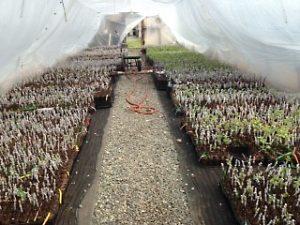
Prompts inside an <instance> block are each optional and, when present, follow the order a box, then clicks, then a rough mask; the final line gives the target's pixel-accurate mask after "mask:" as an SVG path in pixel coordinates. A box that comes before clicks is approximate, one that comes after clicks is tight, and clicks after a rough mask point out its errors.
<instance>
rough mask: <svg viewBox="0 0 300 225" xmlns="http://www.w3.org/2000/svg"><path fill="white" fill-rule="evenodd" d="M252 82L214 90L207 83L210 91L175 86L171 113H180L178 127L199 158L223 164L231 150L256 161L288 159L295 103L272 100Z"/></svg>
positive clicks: (295, 139) (297, 112)
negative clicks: (240, 150)
mask: <svg viewBox="0 0 300 225" xmlns="http://www.w3.org/2000/svg"><path fill="white" fill-rule="evenodd" d="M199 76H201V73H200V74H199ZM230 77H231V76H230V75H227V79H228V80H230ZM233 77H234V76H233ZM234 79H235V78H234ZM220 80H223V79H222V76H220ZM258 83H260V82H253V81H249V82H248V83H247V82H245V81H243V82H241V83H240V85H241V86H240V87H238V86H236V83H235V82H234V81H233V82H228V83H227V85H226V86H227V88H226V89H225V88H219V84H220V83H219V82H216V87H217V88H214V87H213V86H214V83H213V82H212V81H209V82H208V84H209V85H210V87H207V83H206V82H204V83H189V84H188V83H184V82H182V83H181V84H180V85H177V86H176V87H175V89H174V93H173V94H174V100H175V104H176V105H177V110H178V111H181V112H183V114H184V118H183V127H185V128H186V130H187V131H188V133H189V135H190V136H191V138H192V139H193V141H194V143H195V145H196V146H197V151H198V153H199V157H200V159H202V160H207V159H208V160H209V159H213V160H217V161H224V160H226V158H227V157H228V156H229V155H230V151H231V150H232V149H233V148H235V149H236V148H242V147H246V148H247V152H248V154H251V155H253V156H254V157H255V159H256V160H258V161H264V160H267V161H275V160H276V159H290V160H293V157H291V156H292V154H293V151H294V149H295V148H298V147H299V143H300V129H299V125H300V105H299V102H298V101H289V100H288V99H286V98H285V97H283V96H277V95H275V94H273V93H271V92H270V91H269V90H268V89H266V88H265V87H264V86H261V87H262V88H261V89H260V88H258V85H257V84H258ZM245 87H247V89H244V88H245ZM253 87H254V88H253Z"/></svg>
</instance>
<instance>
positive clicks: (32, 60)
mask: <svg viewBox="0 0 300 225" xmlns="http://www.w3.org/2000/svg"><path fill="white" fill-rule="evenodd" d="M120 12H122V13H121V14H120V15H122V16H120V15H119V16H112V15H117V14H119V13H120ZM299 12H300V4H299V1H298V0H264V1H261V0H252V1H248V0H239V1H236V0H224V1H220V0H210V1H207V0H131V1H130V0H61V1H48V0H39V1H34V0H3V1H0V30H1V36H0V52H1V57H0V88H1V90H4V87H8V86H9V85H8V84H10V83H12V82H14V78H16V77H21V76H24V74H28V71H35V69H36V68H41V67H43V66H49V65H52V64H53V63H54V62H55V61H56V60H59V59H60V58H62V57H64V56H66V55H68V54H71V53H74V52H76V51H78V50H81V49H83V48H85V47H87V46H88V44H89V43H92V44H105V45H107V44H109V43H112V42H115V41H118V40H117V39H118V38H119V39H120V40H121V39H122V38H123V37H125V35H126V33H128V31H129V30H130V29H131V28H132V27H133V26H134V25H136V24H137V23H139V21H140V20H141V18H143V16H148V15H158V16H159V17H160V18H161V19H162V21H163V22H164V23H165V24H166V25H167V26H168V27H169V28H170V30H171V32H172V33H173V34H174V36H175V37H176V39H177V41H179V42H180V43H182V44H184V45H185V46H187V47H189V48H194V49H195V50H196V51H199V52H201V53H204V54H206V55H208V56H210V57H213V58H218V59H219V60H221V61H225V62H228V63H230V64H233V65H236V66H238V67H239V68H241V69H245V70H247V71H250V72H255V73H258V74H261V75H262V76H264V77H266V78H267V80H268V81H269V82H270V83H271V84H272V85H274V86H276V87H279V88H280V89H283V90H287V91H298V92H300V13H299ZM136 13H138V14H136ZM124 15H125V16H124ZM133 15H134V16H133ZM123 19H125V21H124V20H123ZM114 26H115V28H116V29H115V28H114ZM108 28H109V29H110V30H109V29H108ZM115 31H116V32H115ZM105 32H107V33H106V34H105ZM109 33H111V37H110V41H108V40H109V38H108V37H107V36H106V35H107V34H108V35H109ZM114 34H116V35H114ZM113 36H114V37H113ZM97 40H98V41H97ZM120 40H119V41H120ZM119 41H118V42H119Z"/></svg>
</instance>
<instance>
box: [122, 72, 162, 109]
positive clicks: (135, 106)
mask: <svg viewBox="0 0 300 225" xmlns="http://www.w3.org/2000/svg"><path fill="white" fill-rule="evenodd" d="M129 79H130V78H129ZM142 79H143V77H141V78H139V79H133V86H132V90H131V91H130V92H129V93H128V94H127V97H126V102H127V103H128V104H129V105H130V106H129V107H128V108H129V110H131V111H132V112H135V113H139V114H142V115H153V114H154V113H156V112H157V110H156V109H155V108H154V107H151V106H146V105H144V103H145V101H146V100H147V99H148V97H149V93H148V92H149V88H148V82H147V88H146V89H145V94H144V96H143V97H142V100H141V101H140V102H139V103H135V102H133V101H132V100H131V96H133V95H134V93H135V92H136V86H137V81H139V80H142ZM130 80H131V79H130Z"/></svg>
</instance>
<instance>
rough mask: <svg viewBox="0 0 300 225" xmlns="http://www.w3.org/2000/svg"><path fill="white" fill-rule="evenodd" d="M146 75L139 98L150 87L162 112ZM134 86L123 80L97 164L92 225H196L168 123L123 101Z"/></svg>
mask: <svg viewBox="0 0 300 225" xmlns="http://www.w3.org/2000/svg"><path fill="white" fill-rule="evenodd" d="M143 76H144V78H143V79H142V80H140V81H138V86H137V88H136V89H139V90H137V92H138V94H137V95H136V96H139V97H142V96H143V91H142V90H144V88H145V87H146V86H147V85H148V87H149V98H148V100H149V104H151V106H154V107H155V108H156V109H158V110H159V111H160V112H162V111H163V108H162V106H161V104H160V101H159V98H158V95H157V91H156V90H155V88H154V86H153V83H152V81H151V77H149V76H148V75H143ZM130 88H132V81H131V80H130V79H129V78H128V77H125V76H122V77H121V78H120V80H119V81H118V85H117V88H116V92H115V94H116V98H115V102H114V105H113V108H112V109H111V114H110V120H111V121H110V123H109V124H110V125H109V127H108V131H107V133H106V134H105V139H106V141H105V143H104V146H103V147H102V150H101V151H102V153H101V157H99V162H98V166H97V170H98V172H97V174H96V177H95V180H96V181H95V182H98V183H97V184H96V188H95V189H96V192H97V194H96V198H97V199H96V198H95V199H94V201H95V203H94V209H93V218H92V222H91V223H90V224H91V225H100V224H101V225H104V224H107V225H108V224H110V225H119V224H139V225H140V224H170V225H171V224H174V225H175V224H184V225H192V224H193V222H192V220H191V216H190V213H189V209H188V205H187V199H186V194H185V191H184V183H183V181H182V177H181V174H180V172H179V161H178V159H177V157H178V156H177V152H176V150H175V146H174V143H173V139H172V136H171V134H170V132H169V128H168V123H167V121H166V120H165V118H164V116H163V114H162V113H157V114H154V115H151V116H143V115H139V114H136V113H133V112H131V111H129V110H128V109H127V106H128V104H127V103H126V100H125V97H126V93H127V92H128V91H129V90H130ZM86 222H87V221H86Z"/></svg>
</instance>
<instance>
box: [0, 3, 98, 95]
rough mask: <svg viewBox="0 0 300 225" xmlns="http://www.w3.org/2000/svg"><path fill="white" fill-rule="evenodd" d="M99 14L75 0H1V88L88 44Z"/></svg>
mask: <svg viewBox="0 0 300 225" xmlns="http://www.w3.org/2000/svg"><path fill="white" fill-rule="evenodd" d="M100 19H101V16H99V15H98V14H97V13H96V12H94V11H93V10H91V9H89V8H86V7H83V6H82V5H81V4H80V3H78V2H77V1H74V0H64V1H55V0H53V1H52V0H51V1H48V0H38V1H33V0H3V1H0V30H1V35H0V54H1V57H0V90H1V91H3V90H5V89H6V88H7V87H9V86H10V83H11V82H13V81H14V79H15V77H16V75H18V76H20V75H24V74H25V71H26V73H28V71H33V68H35V69H36V68H40V67H41V66H49V65H52V64H53V63H54V62H55V61H56V59H57V58H59V57H62V56H64V55H66V54H70V53H74V52H76V51H77V50H79V49H82V48H84V47H86V46H87V44H88V42H89V41H90V40H91V38H92V37H93V36H94V34H95V33H96V31H97V29H98V27H99V24H100Z"/></svg>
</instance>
